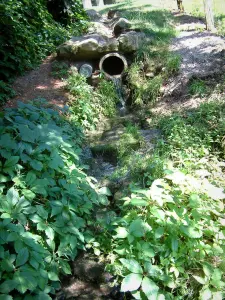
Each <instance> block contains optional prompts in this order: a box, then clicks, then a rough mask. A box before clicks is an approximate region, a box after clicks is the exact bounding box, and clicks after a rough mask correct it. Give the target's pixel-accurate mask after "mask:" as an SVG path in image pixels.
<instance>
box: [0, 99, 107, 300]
mask: <svg viewBox="0 0 225 300" xmlns="http://www.w3.org/2000/svg"><path fill="white" fill-rule="evenodd" d="M64 114H68V112H67V111H61V113H60V114H59V113H58V112H56V111H55V110H53V109H51V108H49V107H48V106H45V102H43V101H41V102H40V101H38V102H37V103H36V104H35V103H34V104H23V103H19V104H18V109H8V110H7V111H6V112H5V113H4V114H2V115H1V118H0V134H1V137H0V157H1V160H0V161H1V163H0V198H1V202H0V229H1V230H0V258H1V260H2V261H1V266H0V271H1V279H0V297H2V298H4V296H5V297H6V295H8V298H7V299H12V297H11V296H10V295H12V294H13V297H14V296H15V295H18V296H19V295H21V294H25V293H27V296H26V299H30V298H32V299H51V297H50V296H49V295H48V294H54V291H55V289H56V288H58V287H59V274H60V273H62V274H70V273H71V270H70V266H69V263H68V261H69V260H72V259H74V258H75V256H76V254H77V251H78V249H85V246H84V245H85V239H86V236H85V235H86V233H85V231H86V226H87V220H88V219H90V216H91V213H92V210H93V208H94V206H96V205H99V204H100V202H99V199H100V198H99V196H98V194H97V191H96V190H95V187H94V185H93V183H92V181H91V179H90V178H89V177H87V175H86V174H85V173H84V172H83V171H82V165H81V163H80V161H79V155H80V153H81V143H82V140H83V137H82V132H81V130H80V129H79V127H75V126H73V125H71V124H70V123H69V122H68V121H67V120H66V119H65V117H64ZM103 197H104V196H101V202H103ZM29 297H30V298H29Z"/></svg>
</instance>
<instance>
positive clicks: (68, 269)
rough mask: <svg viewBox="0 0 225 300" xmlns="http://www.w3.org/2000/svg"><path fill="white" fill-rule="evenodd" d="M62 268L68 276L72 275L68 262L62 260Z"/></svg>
mask: <svg viewBox="0 0 225 300" xmlns="http://www.w3.org/2000/svg"><path fill="white" fill-rule="evenodd" d="M60 266H61V268H62V270H63V272H64V273H65V274H68V275H69V274H71V268H70V265H69V264H68V262H67V261H65V260H61V261H60Z"/></svg>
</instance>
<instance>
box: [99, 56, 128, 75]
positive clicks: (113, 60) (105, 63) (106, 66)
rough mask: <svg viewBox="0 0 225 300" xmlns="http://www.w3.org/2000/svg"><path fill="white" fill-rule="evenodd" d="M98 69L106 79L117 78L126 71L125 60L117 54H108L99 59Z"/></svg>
mask: <svg viewBox="0 0 225 300" xmlns="http://www.w3.org/2000/svg"><path fill="white" fill-rule="evenodd" d="M99 68H100V71H101V72H103V73H104V74H105V75H106V77H108V78H111V79H112V78H119V77H121V75H122V74H123V72H124V71H125V70H126V69H127V60H126V58H125V57H124V56H123V55H121V54H119V53H109V54H106V55H105V56H103V57H102V58H101V60H100V63H99Z"/></svg>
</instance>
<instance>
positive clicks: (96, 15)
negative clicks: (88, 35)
mask: <svg viewBox="0 0 225 300" xmlns="http://www.w3.org/2000/svg"><path fill="white" fill-rule="evenodd" d="M86 13H87V15H88V17H89V19H90V20H91V21H100V20H101V19H102V16H101V15H100V14H99V13H98V12H97V11H96V10H94V9H87V10H86Z"/></svg>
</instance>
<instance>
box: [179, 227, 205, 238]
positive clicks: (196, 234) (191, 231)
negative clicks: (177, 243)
mask: <svg viewBox="0 0 225 300" xmlns="http://www.w3.org/2000/svg"><path fill="white" fill-rule="evenodd" d="M180 229H181V231H182V232H183V233H185V234H186V235H187V236H188V237H190V238H192V239H199V238H200V237H202V232H201V231H200V230H199V229H197V228H195V227H193V226H181V227H180Z"/></svg>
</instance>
